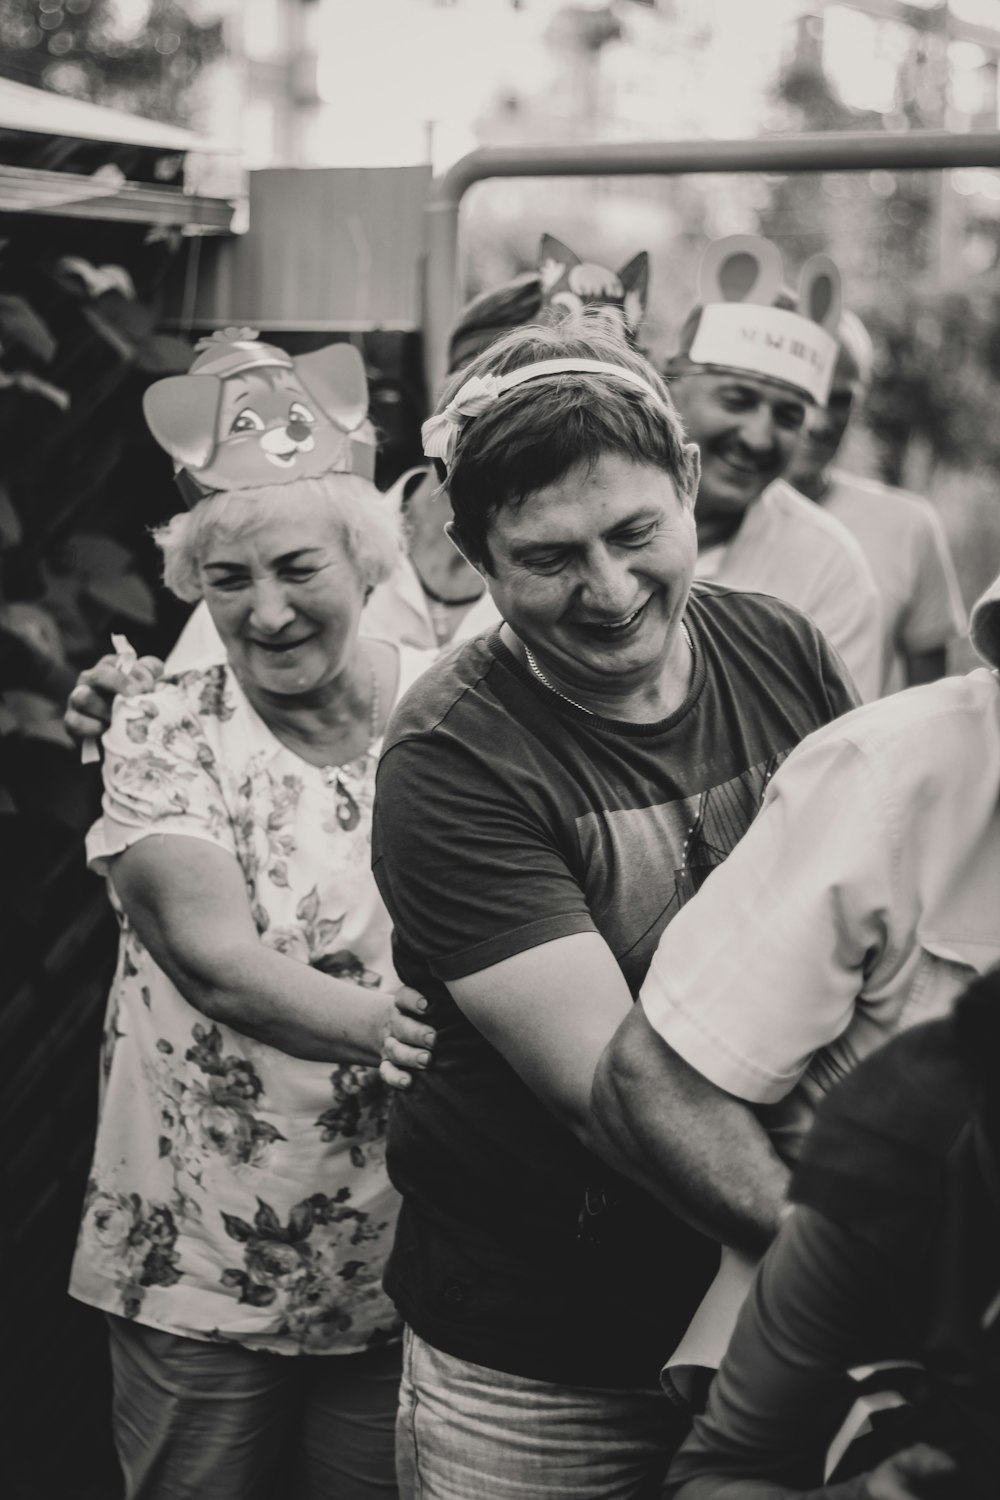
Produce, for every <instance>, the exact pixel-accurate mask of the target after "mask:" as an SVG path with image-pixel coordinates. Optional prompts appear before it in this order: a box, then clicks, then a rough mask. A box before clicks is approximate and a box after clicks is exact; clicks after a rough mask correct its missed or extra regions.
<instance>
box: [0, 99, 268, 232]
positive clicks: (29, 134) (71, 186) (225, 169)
mask: <svg viewBox="0 0 1000 1500" xmlns="http://www.w3.org/2000/svg"><path fill="white" fill-rule="evenodd" d="M246 202H247V176H246V172H245V170H244V169H243V167H242V165H241V162H240V158H239V155H238V153H237V152H236V151H234V150H233V149H231V148H228V147H225V146H222V145H219V144H217V143H216V142H213V141H207V140H204V139H203V138H202V137H200V136H198V135H196V134H194V133H193V132H191V131H189V130H181V129H179V128H178V127H177V126H174V125H165V124H162V123H161V122H160V121H158V120H145V119H142V118H139V117H137V116H134V115H129V114H125V113H124V112H123V111H121V110H116V109H107V108H105V107H104V106H103V105H98V104H91V103H89V102H88V101H86V100H82V99H70V98H67V97H66V96H65V95H63V94H54V93H51V92H50V91H48V90H46V89H35V88H29V87H27V86H26V85H24V84H21V83H15V82H14V81H13V80H11V79H7V78H0V213H41V214H59V215H61V216H63V217H68V218H87V219H111V220H118V221H121V222H129V223H145V224H150V225H157V226H159V227H161V228H169V227H173V228H180V229H183V230H185V231H186V232H188V233H194V234H226V233H232V232H239V231H240V230H242V229H244V228H245V227H246V224H245V220H246Z"/></svg>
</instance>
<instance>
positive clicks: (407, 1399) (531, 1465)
mask: <svg viewBox="0 0 1000 1500" xmlns="http://www.w3.org/2000/svg"><path fill="white" fill-rule="evenodd" d="M685 1425H686V1424H685V1423H684V1422H683V1420H682V1419H681V1418H680V1417H679V1416H678V1414H677V1413H676V1410H675V1408H674V1407H673V1406H671V1404H670V1402H669V1401H668V1399H667V1397H666V1396H665V1395H664V1394H663V1392H662V1391H661V1390H660V1389H659V1387H658V1386H651V1387H650V1388H649V1389H642V1390H613V1389H604V1388H599V1389H598V1388H593V1387H590V1386H572V1385H554V1384H550V1383H549V1382H547V1381H544V1380H528V1379H526V1378H525V1377H523V1376H520V1375H507V1374H504V1373H503V1372H502V1371H499V1370H489V1369H486V1368H484V1366H482V1365H474V1364H469V1363H468V1362H467V1361H465V1360H462V1359H456V1358H455V1357H454V1356H453V1355H450V1354H442V1353H441V1352H440V1350H437V1349H433V1348H431V1346H430V1345H429V1344H427V1343H425V1342H424V1341H423V1340H422V1339H420V1338H418V1337H417V1336H416V1334H414V1333H412V1332H411V1331H410V1330H407V1332H406V1333H405V1334H404V1337H403V1379H402V1383H401V1385H400V1393H399V1420H398V1423H397V1426H396V1464H397V1469H398V1473H399V1493H400V1500H563V1497H566V1500H569V1497H572V1500H656V1497H658V1496H659V1495H660V1493H661V1490H662V1486H663V1477H664V1474H665V1472H666V1468H667V1465H668V1463H669V1461H670V1459H671V1458H672V1457H673V1453H674V1450H675V1449H676V1447H677V1446H678V1444H679V1443H680V1441H681V1439H682V1438H683V1437H684V1435H685Z"/></svg>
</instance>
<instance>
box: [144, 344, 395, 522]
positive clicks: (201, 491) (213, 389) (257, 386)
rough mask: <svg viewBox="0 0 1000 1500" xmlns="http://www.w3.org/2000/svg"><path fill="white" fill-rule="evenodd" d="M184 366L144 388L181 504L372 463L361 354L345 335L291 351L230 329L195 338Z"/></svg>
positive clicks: (371, 467)
mask: <svg viewBox="0 0 1000 1500" xmlns="http://www.w3.org/2000/svg"><path fill="white" fill-rule="evenodd" d="M197 347H198V357H197V359H196V360H195V362H194V364H193V365H192V366H191V369H190V371H189V373H188V374H187V375H172V376H170V377H169V378H168V379H166V380H158V381H156V382H155V384H153V385H151V386H150V387H149V389H148V390H147V391H146V394H145V396H144V397H143V410H144V411H145V414H146V421H147V422H148V424H149V428H150V431H151V432H152V434H153V436H154V437H155V438H156V441H157V442H158V443H159V444H160V446H161V448H165V449H166V451H167V452H168V453H169V454H170V456H171V458H172V459H173V460H174V464H175V466H176V469H177V479H178V484H179V486H180V490H181V494H182V495H183V496H184V500H185V503H186V504H188V505H193V504H195V503H196V502H197V501H198V500H200V499H202V498H204V496H206V495H211V494H215V493H217V492H218V491H220V490H245V489H253V488H256V487H258V486H261V485H271V484H290V483H292V482H293V481H294V480H296V479H316V478H318V477H319V476H320V475H322V474H359V475H361V476H362V477H363V478H365V479H371V478H372V477H373V476H374V472H375V447H374V443H373V442H372V441H371V440H370V439H369V438H368V437H367V436H366V435H365V434H364V433H363V432H362V431H361V430H360V429H361V428H362V426H363V424H364V422H365V418H366V416H367V414H368V384H367V381H366V379H365V367H364V361H363V360H362V358H361V355H360V354H359V353H358V351H357V350H356V349H355V348H354V347H353V346H352V345H350V344H330V345H328V346H327V347H326V348H325V349H317V350H316V351H315V352H314V353H312V354H299V355H296V356H295V357H294V358H293V357H292V356H291V355H290V354H287V353H286V352H285V350H284V349H279V348H277V347H275V346H274V345H273V344H264V343H261V342H260V341H259V338H258V335H257V333H256V332H255V330H254V329H252V328H227V329H224V330H223V331H222V332H220V333H214V334H212V335H211V337H210V338H207V339H203V340H202V341H201V342H200V343H199V344H198V346H197Z"/></svg>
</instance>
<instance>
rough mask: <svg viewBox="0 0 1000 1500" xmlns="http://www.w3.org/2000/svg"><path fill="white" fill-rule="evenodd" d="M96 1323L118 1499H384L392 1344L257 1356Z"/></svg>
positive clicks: (391, 1498)
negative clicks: (108, 1385) (121, 1484)
mask: <svg viewBox="0 0 1000 1500" xmlns="http://www.w3.org/2000/svg"><path fill="white" fill-rule="evenodd" d="M107 1322H108V1329H109V1332H110V1338H111V1367H112V1376H113V1382H114V1396H113V1422H114V1438H115V1447H116V1448H117V1450H118V1457H119V1460H120V1462H121V1466H122V1470H123V1473H124V1476H125V1495H126V1500H395V1496H396V1483H395V1466H394V1454H393V1427H394V1424H395V1418H396V1408H397V1404H398V1389H399V1358H400V1350H399V1345H398V1344H394V1345H392V1346H390V1347H387V1348H382V1349H371V1350H367V1351H366V1352H364V1353H362V1354H327V1355H319V1354H302V1355H281V1354H263V1353H258V1352H257V1351H256V1350H252V1349H244V1348H242V1347H241V1346H240V1345H239V1344H216V1343H208V1342H205V1341H203V1340H201V1339H189V1338H181V1337H179V1336H178V1335H176V1334H172V1333H163V1332H162V1331H161V1330H159V1329H157V1328H146V1327H144V1326H143V1325H142V1324H141V1323H133V1322H130V1321H128V1320H126V1319H125V1318H119V1317H116V1316H114V1315H113V1314H107Z"/></svg>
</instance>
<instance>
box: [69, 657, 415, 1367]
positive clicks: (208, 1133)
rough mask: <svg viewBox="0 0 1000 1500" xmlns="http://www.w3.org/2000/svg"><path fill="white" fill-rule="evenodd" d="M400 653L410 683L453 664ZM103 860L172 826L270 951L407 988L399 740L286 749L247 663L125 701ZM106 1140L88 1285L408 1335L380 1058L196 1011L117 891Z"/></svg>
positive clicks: (151, 1306) (108, 765) (319, 1347)
mask: <svg viewBox="0 0 1000 1500" xmlns="http://www.w3.org/2000/svg"><path fill="white" fill-rule="evenodd" d="M397 649H398V650H399V653H400V687H399V691H400V693H402V692H403V691H404V690H405V689H406V687H407V686H409V684H410V682H412V681H413V680H414V678H415V677H416V676H417V675H418V674H419V672H420V671H422V670H423V668H424V667H425V666H426V665H427V663H428V661H429V660H430V659H431V658H430V657H429V655H428V653H425V652H420V651H415V650H412V649H410V648H407V647H400V648H397ZM104 744H105V761H104V782H105V794H104V804H103V805H104V815H103V816H102V817H101V818H100V819H99V820H98V822H97V823H96V824H95V826H94V828H93V829H92V830H91V833H90V836H89V838H88V848H87V853H88V859H89V861H90V863H91V865H92V867H93V868H94V869H95V870H97V871H98V872H99V873H102V874H103V873H107V868H108V866H107V861H108V860H109V858H110V857H111V856H113V855H115V854H117V853H120V852H121V851H122V850H124V849H126V848H127V847H128V846H129V845H130V844H132V843H135V842H136V841H137V840H139V839H142V838H145V837H147V836H148V835H150V834H175V835H180V836H184V837H188V838H198V839H207V840H208V841H209V842H210V843H212V844H215V845H217V846H218V847H219V848H222V849H225V850H226V851H227V852H228V853H230V854H232V856H233V858H234V859H236V860H237V861H238V862H239V865H240V868H241V870H242V873H243V876H244V879H245V881H246V887H247V894H248V896H249V899H250V903H251V908H252V911H253V917H254V921H255V922H256V926H257V931H258V933H259V934H260V940H261V942H262V943H265V944H267V945H268V946H269V947H271V948H274V949H277V951H278V952H280V953H285V954H287V955H288V956H289V957H290V958H292V959H295V960H296V961H298V962H300V963H308V964H312V965H314V966H315V967H317V968H319V969H322V970H323V971H324V972H325V973H327V974H332V975H336V976H338V977H341V978H346V979H351V980H354V982H355V983H357V984H360V985H363V986H365V987H366V988H370V989H378V988H384V989H387V990H390V991H391V990H392V989H393V988H395V986H396V984H397V980H396V976H395V974H394V973H393V969H392V963H391V958H390V946H389V945H390V934H391V926H390V922H389V917H388V914H387V913H386V911H385V909H384V907H383V906H382V903H381V901H380V899H379V896H378V892H377V890H376V887H375V882H374V879H373V877H372V874H371V855H370V845H371V816H372V799H373V795H374V790H375V764H376V756H377V748H378V747H377V746H373V747H372V749H371V751H370V752H369V753H368V754H367V755H365V756H363V757H361V759H360V760H357V761H354V762H353V763H352V764H351V765H349V766H342V767H338V768H336V771H334V770H333V769H331V768H327V769H319V768H318V767H315V766H311V765H308V764H307V763H306V762H304V761H302V760H301V759H300V758H299V757H298V756H296V755H295V754H294V753H293V752H292V751H291V750H289V749H287V748H286V747H285V746H284V745H282V744H281V743H280V741H278V740H277V739H276V738H275V737H274V735H272V733H271V731H270V730H269V729H268V728H267V726H266V725H265V724H264V723H263V721H262V720H261V719H260V718H259V717H258V715H257V714H256V713H255V711H254V709H253V708H252V707H251V705H250V703H249V702H248V701H247V699H246V697H245V695H244V694H243V692H242V690H241V688H240V686H239V684H238V683H237V681H236V679H235V677H234V675H233V673H232V672H231V670H230V668H229V667H228V665H218V666H212V667H209V668H207V669H205V670H200V671H190V672H183V673H180V674H178V675H176V676H174V677H168V678H165V679H163V680H161V681H160V682H159V683H157V685H156V687H155V689H154V690H153V691H151V692H149V693H145V694H142V695H141V696H139V697H135V698H122V699H119V700H118V701H117V702H116V704H115V711H114V718H113V721H112V725H111V728H110V729H109V730H108V732H107V734H106V735H105V739H104ZM108 890H109V894H110V897H111V901H112V904H113V905H114V906H115V909H116V912H117V915H118V921H119V926H120V944H119V952H118V964H117V969H116V972H115V977H114V981H113V983H112V987H111V993H110V996H109V1000H108V1008H107V1015H106V1020H105V1029H104V1045H103V1055H102V1077H101V1099H100V1111H99V1120H98V1130H97V1144H96V1148H95V1154H94V1162H93V1168H92V1172H91V1177H90V1181H89V1184H88V1188H87V1195H86V1200H85V1204H84V1211H83V1219H82V1223H81V1227H80V1236H79V1241H78V1244H77V1249H76V1256H75V1259H74V1262H73V1271H72V1277H71V1282H70V1291H71V1293H72V1295H73V1296H75V1297H78V1298H79V1299H80V1300H81V1301H83V1302H89V1303H91V1304H93V1305H94V1306H96V1307H100V1308H103V1309H105V1310H106V1311H108V1312H113V1313H117V1314H118V1315H120V1316H123V1317H126V1318H135V1319H137V1320H138V1321H139V1322H141V1323H145V1324H149V1325H151V1326H152V1327H155V1328H160V1329H164V1330H166V1331H168V1332H171V1333H178V1334H182V1335H185V1336H186V1337H189V1338H198V1339H224V1340H235V1341H236V1342H238V1343H240V1344H243V1345H245V1346H247V1347H250V1348H254V1349H260V1350H270V1351H273V1352H275V1353H280V1354H298V1353H308V1354H338V1353H341V1354H342V1353H352V1352H354V1351H357V1350H361V1349H364V1348H367V1347H368V1346H370V1345H372V1344H374V1343H376V1342H379V1341H383V1340H385V1339H388V1338H391V1337H393V1336H394V1335H395V1334H396V1333H397V1331H398V1320H397V1317H396V1314H395V1311H394V1309H393V1307H392V1304H391V1303H390V1302H389V1300H388V1299H387V1297H386V1296H385V1294H384V1292H383V1291H382V1286H381V1282H382V1270H383V1265H384V1262H385V1259H386V1256H387V1254H388V1251H389V1248H390V1246H391V1241H392V1234H393V1229H394V1225H395V1219H396V1212H397V1206H398V1204H397V1199H396V1196H395V1194H394V1192H393V1190H392V1188H391V1187H390V1184H389V1181H388V1178H387V1175H386V1170H385V1147H384V1137H385V1123H386V1109H387V1097H386V1091H385V1089H384V1087H383V1085H382V1083H381V1081H380V1079H379V1076H378V1073H377V1071H376V1070H375V1069H372V1068H368V1067H360V1066H349V1065H346V1064H345V1065H340V1064H336V1065H332V1066H331V1065H330V1064H324V1063H316V1062H308V1061H304V1060H302V1059H299V1058H295V1057H290V1056H288V1055H286V1054H285V1053H283V1052H279V1051H278V1050H276V1049H275V1048H273V1047H269V1046H266V1045H265V1044H264V1043H262V1042H257V1041H254V1040H252V1039H251V1038H250V1037H247V1036H243V1035H241V1034H240V1033H239V1032H237V1031H234V1030H231V1029H230V1028H229V1027H227V1026H225V1025H222V1024H220V1023H218V1022H215V1021H211V1020H209V1019H208V1017H206V1016H205V1015H203V1014H202V1013H201V1012H200V1011H198V1010H196V1009H195V1008H194V1007H193V1006H191V1005H190V1004H188V1002H187V1001H186V1000H185V999H184V998H183V996H182V995H181V994H180V992H179V991H178V990H177V989H175V987H174V986H173V984H171V982H170V980H169V979H168V978H167V976H166V975H165V974H164V973H163V972H162V970H160V969H159V968H158V967H157V966H156V964H155V963H154V962H153V960H152V958H151V957H150V955H149V954H148V953H147V951H146V950H145V948H144V947H143V945H142V943H141V942H140V940H139V938H138V936H137V934H136V933H135V931H134V930H133V929H132V927H131V925H130V923H129V920H128V917H127V916H126V915H125V913H124V912H123V911H122V910H121V909H120V906H119V904H118V902H117V900H116V898H115V893H114V888H113V885H112V883H111V882H110V881H109V884H108Z"/></svg>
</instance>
